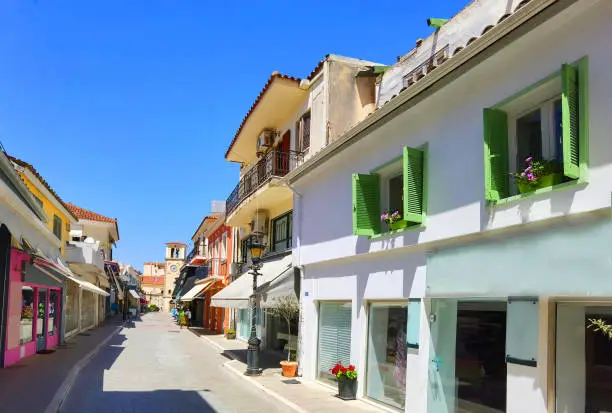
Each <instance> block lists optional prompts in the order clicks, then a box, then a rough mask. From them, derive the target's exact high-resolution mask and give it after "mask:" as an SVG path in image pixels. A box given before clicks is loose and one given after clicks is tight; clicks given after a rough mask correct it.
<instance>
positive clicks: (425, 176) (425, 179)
mask: <svg viewBox="0 0 612 413" xmlns="http://www.w3.org/2000/svg"><path fill="white" fill-rule="evenodd" d="M419 149H421V150H422V151H423V199H422V200H421V204H422V213H421V215H422V219H421V225H422V226H425V224H427V203H428V200H429V196H428V194H429V142H427V143H425V144H424V145H422V146H421V147H420V148H419Z"/></svg>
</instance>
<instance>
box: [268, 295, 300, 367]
mask: <svg viewBox="0 0 612 413" xmlns="http://www.w3.org/2000/svg"><path fill="white" fill-rule="evenodd" d="M299 312H300V303H299V301H298V299H297V297H296V296H295V295H286V296H284V297H280V298H276V299H275V300H274V304H273V306H272V307H271V308H269V309H268V313H269V314H270V315H272V316H274V317H280V318H282V319H284V320H285V321H286V322H287V334H288V336H289V339H288V341H289V342H288V347H289V348H288V350H287V360H286V361H281V363H280V364H281V368H282V369H283V376H285V377H295V372H296V370H297V366H298V363H297V361H292V360H291V320H292V319H293V317H295V316H296V314H298V313H299Z"/></svg>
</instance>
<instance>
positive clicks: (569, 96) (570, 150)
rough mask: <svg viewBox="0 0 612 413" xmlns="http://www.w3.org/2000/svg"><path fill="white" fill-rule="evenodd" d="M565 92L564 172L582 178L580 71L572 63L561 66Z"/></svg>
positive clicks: (563, 111)
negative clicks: (579, 104) (579, 110)
mask: <svg viewBox="0 0 612 413" xmlns="http://www.w3.org/2000/svg"><path fill="white" fill-rule="evenodd" d="M561 81H562V84H563V94H562V97H561V110H562V119H563V128H562V129H563V174H564V175H565V176H567V177H568V178H572V179H578V178H580V157H579V156H580V153H579V145H580V137H579V132H578V119H579V114H578V71H577V70H576V68H574V67H572V66H570V65H567V64H566V65H563V66H562V67H561Z"/></svg>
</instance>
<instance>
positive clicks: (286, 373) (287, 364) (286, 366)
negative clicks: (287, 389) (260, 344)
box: [280, 361, 298, 377]
mask: <svg viewBox="0 0 612 413" xmlns="http://www.w3.org/2000/svg"><path fill="white" fill-rule="evenodd" d="M280 365H281V367H282V369H283V377H295V371H296V370H297V365H298V364H297V361H281V362H280Z"/></svg>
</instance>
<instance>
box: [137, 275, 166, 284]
mask: <svg viewBox="0 0 612 413" xmlns="http://www.w3.org/2000/svg"><path fill="white" fill-rule="evenodd" d="M155 279H157V281H155ZM164 279H165V277H164V276H163V275H141V276H140V281H141V283H142V284H153V285H163V284H164Z"/></svg>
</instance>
